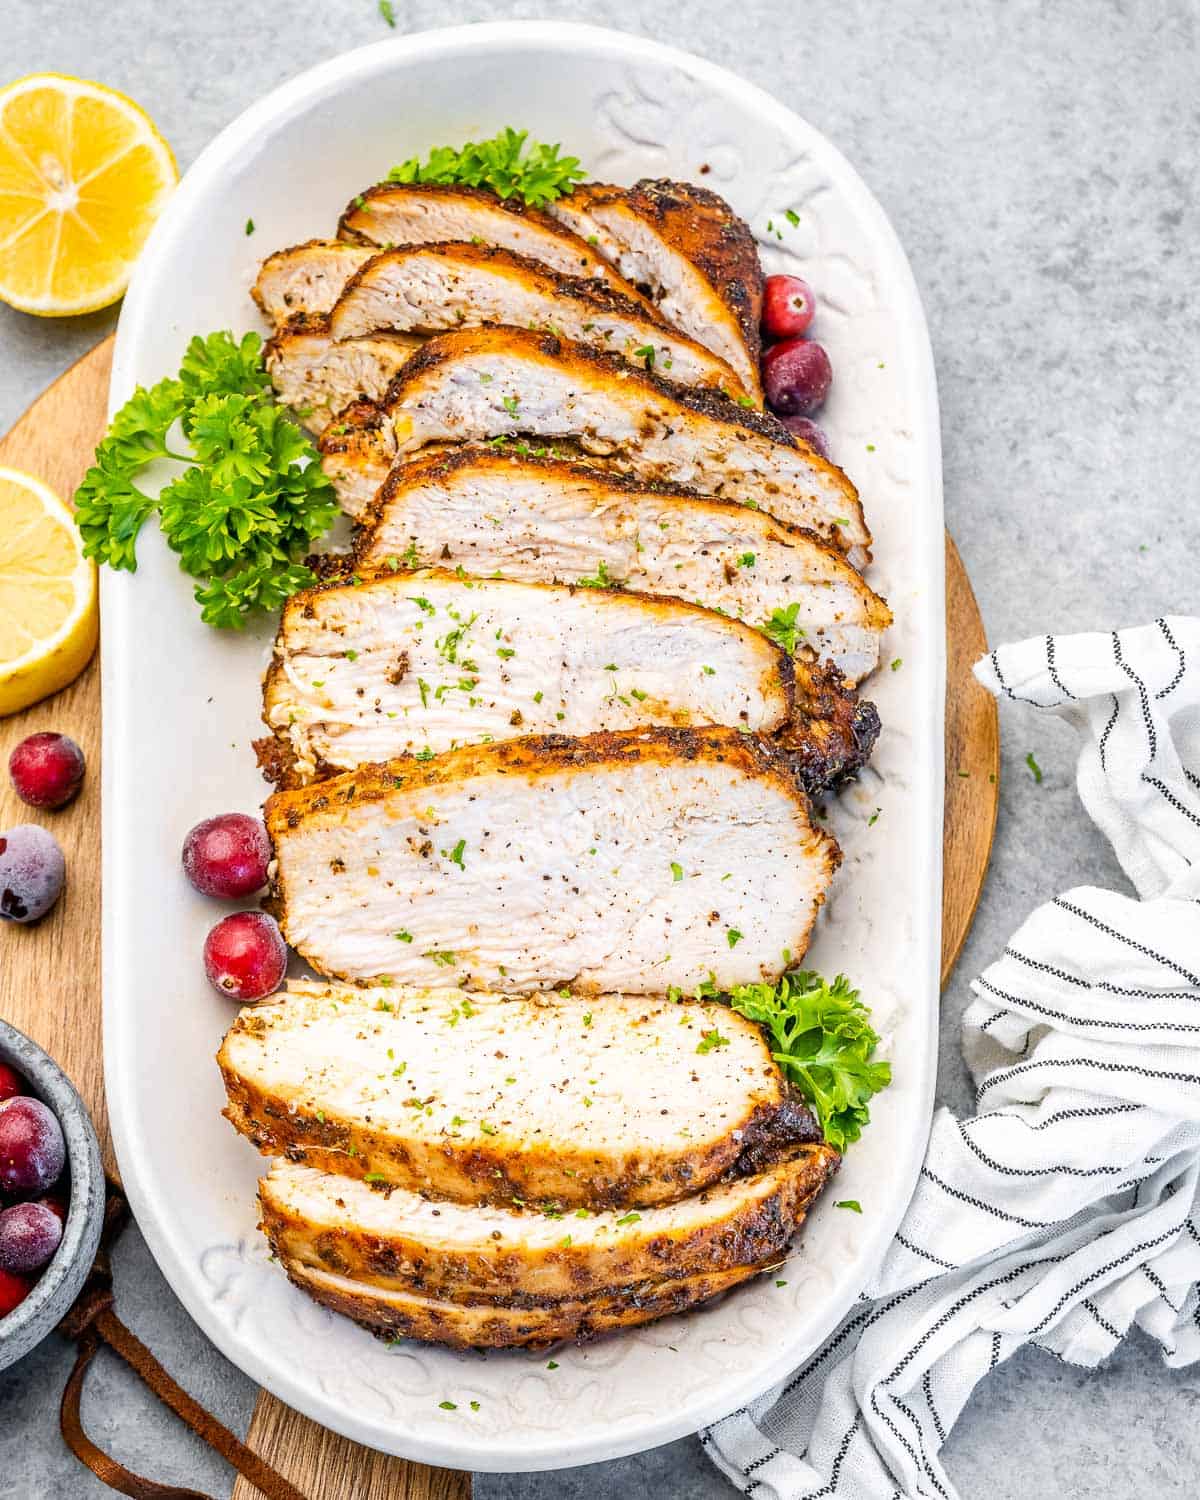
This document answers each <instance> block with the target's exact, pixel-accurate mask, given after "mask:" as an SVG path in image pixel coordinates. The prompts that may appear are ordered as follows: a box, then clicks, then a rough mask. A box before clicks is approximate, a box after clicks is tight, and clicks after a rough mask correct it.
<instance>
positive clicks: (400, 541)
mask: <svg viewBox="0 0 1200 1500" xmlns="http://www.w3.org/2000/svg"><path fill="white" fill-rule="evenodd" d="M513 448H514V445H513V444H508V445H506V446H505V447H503V448H500V449H497V448H492V447H486V448H485V447H464V448H459V449H451V450H447V451H446V452H443V453H439V454H435V455H431V456H426V455H425V454H422V455H420V456H419V457H418V458H415V459H413V460H411V461H410V462H409V463H406V464H398V465H396V466H395V467H394V468H393V469H392V471H391V472H390V474H389V475H388V477H387V480H386V481H385V483H384V485H383V487H382V488H381V489H380V491H379V492H378V495H377V497H376V499H375V501H374V502H373V503H372V507H371V509H370V510H369V511H368V513H367V515H366V516H364V517H363V521H364V527H365V530H364V531H363V533H362V535H361V537H360V540H359V543H358V555H357V566H358V567H359V568H360V569H362V570H371V569H381V568H387V567H398V566H400V565H401V564H402V563H403V564H404V565H407V566H412V567H429V566H434V565H436V564H439V563H440V564H441V565H443V566H445V567H453V566H455V565H457V566H459V567H462V568H465V569H466V571H467V572H468V573H475V574H478V575H480V576H481V577H491V576H492V575H494V574H497V573H499V574H502V575H503V576H504V577H505V578H516V579H526V580H534V581H539V582H561V583H578V582H579V581H580V580H581V579H584V580H588V581H589V582H591V583H603V584H606V585H611V586H614V587H620V588H624V589H629V590H636V591H637V592H638V593H646V594H675V595H677V596H679V597H680V598H684V599H693V600H695V601H696V603H698V604H704V605H707V606H708V607H709V608H710V609H719V610H722V611H724V613H725V614H727V615H731V616H733V617H734V618H735V619H739V620H746V621H748V622H749V623H750V624H753V625H757V626H762V625H764V624H765V623H767V622H769V621H771V619H772V617H773V616H775V615H776V613H777V612H779V613H780V616H781V618H782V619H784V620H787V621H790V623H791V625H792V626H794V630H795V636H796V639H797V641H798V642H801V643H803V644H806V645H809V646H811V647H812V648H813V650H814V652H815V653H816V655H817V657H818V658H822V659H828V660H830V661H832V662H833V663H834V665H835V666H836V667H837V668H838V670H839V671H840V672H841V673H842V674H843V675H844V676H845V677H846V678H847V679H848V680H849V681H850V682H851V683H854V682H857V681H859V680H860V679H861V678H863V677H865V676H866V675H867V673H869V672H871V671H873V670H874V668H875V666H876V664H877V663H878V660H879V650H880V641H881V638H882V634H883V632H884V631H885V630H886V629H887V627H888V626H889V625H890V624H891V619H892V616H891V611H890V610H889V609H888V607H887V605H886V604H885V603H884V601H883V600H882V599H881V598H880V597H879V596H878V594H875V593H874V592H872V590H871V589H870V588H869V587H868V586H867V584H866V583H865V582H864V581H863V579H862V577H861V575H860V574H859V573H858V572H857V571H856V570H855V569H854V568H853V567H851V565H850V563H849V562H848V561H847V560H846V557H845V554H844V553H842V552H841V551H839V550H838V549H837V548H836V547H833V546H832V545H830V544H829V543H828V542H824V541H822V540H821V539H820V538H819V537H817V536H815V535H814V534H813V533H812V532H809V531H800V530H796V529H795V528H792V527H787V526H781V525H780V524H779V522H777V521H775V520H774V519H772V517H771V516H769V515H767V514H766V513H765V512H764V511H760V510H752V509H750V507H749V506H745V505H738V504H737V503H736V502H730V501H723V500H714V499H711V498H706V497H703V496H700V495H697V494H696V493H695V491H692V490H685V489H681V488H678V487H675V486H669V485H658V484H653V483H648V482H646V481H643V480H639V479H636V478H632V477H629V476H626V475H621V474H616V473H612V472H610V471H605V470H601V469H599V468H596V467H591V466H588V465H584V464H579V463H569V462H564V461H562V460H556V459H554V458H551V457H539V456H536V455H534V454H532V453H529V452H525V453H523V454H522V453H516V452H514V451H513ZM777 633H778V625H777ZM784 635H785V638H786V637H787V631H786V630H785V632H784Z"/></svg>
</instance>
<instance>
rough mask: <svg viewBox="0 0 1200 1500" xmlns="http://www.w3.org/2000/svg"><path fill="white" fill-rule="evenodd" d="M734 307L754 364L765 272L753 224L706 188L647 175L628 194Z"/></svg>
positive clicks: (759, 344)
mask: <svg viewBox="0 0 1200 1500" xmlns="http://www.w3.org/2000/svg"><path fill="white" fill-rule="evenodd" d="M623 196H624V198H625V201H626V202H627V203H628V204H629V206H630V207H631V208H632V209H633V210H634V211H635V212H636V213H638V214H640V215H641V216H642V217H643V218H644V219H647V220H649V222H650V223H652V224H653V225H654V226H655V228H656V229H657V230H658V232H659V234H660V235H661V236H662V237H663V239H664V240H665V241H666V242H667V243H668V244H669V245H671V246H673V247H674V248H675V249H676V250H678V251H679V253H680V254H681V255H683V256H685V257H686V258H687V259H688V260H689V261H691V263H692V265H694V266H695V267H696V268H697V269H698V270H699V271H700V273H701V274H702V275H703V276H704V278H705V280H706V281H708V283H709V284H710V285H711V286H712V287H713V288H714V289H715V290H716V292H717V294H718V295H719V296H720V298H721V300H722V301H723V302H724V303H725V304H726V305H727V306H728V307H730V308H732V310H733V312H734V314H735V316H736V317H737V320H738V326H739V327H740V328H741V331H742V338H743V339H744V340H745V343H746V348H747V349H748V350H749V353H750V358H751V359H752V360H753V361H754V363H755V365H757V364H758V359H759V355H760V354H761V352H762V336H761V334H760V331H759V330H760V324H761V321H762V299H763V274H762V266H761V265H760V264H759V259H758V246H757V245H756V244H755V243H754V236H753V234H751V232H750V228H749V226H748V225H747V224H746V222H745V221H744V220H743V219H740V218H739V217H738V216H737V214H735V213H734V211H733V209H732V208H730V206H729V204H728V203H726V201H725V199H724V198H722V197H720V196H718V194H716V193H713V192H710V191H709V190H708V189H707V188H702V187H696V186H695V185H694V184H692V183H690V182H672V181H670V180H669V179H668V178H665V177H660V178H651V177H643V178H642V179H641V181H640V182H635V183H634V185H633V187H631V188H630V189H628V191H626V192H625V193H624V194H623Z"/></svg>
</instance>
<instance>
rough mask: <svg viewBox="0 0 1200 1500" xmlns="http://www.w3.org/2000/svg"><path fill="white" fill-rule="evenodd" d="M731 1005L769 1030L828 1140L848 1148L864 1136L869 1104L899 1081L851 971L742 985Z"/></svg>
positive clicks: (800, 973) (836, 1146)
mask: <svg viewBox="0 0 1200 1500" xmlns="http://www.w3.org/2000/svg"><path fill="white" fill-rule="evenodd" d="M729 1003H730V1005H731V1006H732V1007H733V1009H734V1010H736V1011H738V1012H739V1013H740V1014H741V1015H743V1016H745V1017H746V1018H747V1019H748V1020H751V1021H757V1022H758V1024H759V1025H760V1026H762V1027H764V1028H765V1029H766V1031H767V1033H768V1035H769V1037H770V1039H771V1044H772V1055H773V1056H774V1058H775V1060H776V1062H778V1063H779V1066H780V1067H781V1068H782V1069H783V1072H784V1074H785V1076H786V1077H787V1078H788V1079H790V1080H791V1082H792V1083H794V1084H795V1085H796V1086H797V1088H799V1090H800V1092H801V1093H802V1094H803V1095H804V1097H805V1098H806V1099H807V1100H808V1101H809V1103H810V1104H811V1105H812V1107H813V1109H814V1110H815V1111H816V1115H817V1118H818V1119H819V1120H820V1122H821V1128H822V1129H823V1130H824V1132H825V1139H826V1141H827V1142H828V1143H829V1145H831V1146H832V1147H833V1148H834V1149H835V1150H837V1151H844V1150H845V1148H846V1146H847V1145H848V1144H849V1143H850V1142H851V1141H856V1140H858V1138H859V1136H860V1135H861V1134H862V1130H863V1127H864V1126H865V1125H866V1124H867V1122H868V1121H869V1120H870V1118H871V1116H870V1111H869V1110H868V1108H867V1105H868V1101H869V1100H870V1099H871V1098H872V1097H873V1096H874V1095H875V1094H877V1093H879V1091H880V1089H884V1088H886V1087H887V1086H888V1084H889V1083H890V1082H891V1081H892V1069H891V1064H890V1063H886V1062H872V1060H871V1057H872V1054H873V1052H874V1050H875V1047H876V1045H877V1043H878V1041H879V1037H878V1036H877V1034H876V1033H875V1031H874V1030H873V1029H872V1027H871V1023H870V1012H869V1011H868V1010H867V1007H866V1006H865V1005H864V1004H863V1003H862V1001H861V1000H860V999H859V994H858V991H857V990H855V989H852V988H851V987H850V982H849V980H848V979H847V978H846V977H845V975H843V974H839V975H838V976H837V978H836V979H834V980H833V981H832V982H830V981H828V980H825V979H822V977H821V976H820V975H819V974H817V973H814V972H813V971H812V970H797V971H794V972H792V973H789V974H785V975H784V976H783V977H782V979H780V980H779V982H778V984H743V985H738V986H736V987H735V988H734V989H733V990H732V991H731V992H730V996H729Z"/></svg>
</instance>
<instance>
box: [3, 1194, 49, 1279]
mask: <svg viewBox="0 0 1200 1500" xmlns="http://www.w3.org/2000/svg"><path fill="white" fill-rule="evenodd" d="M62 1236H63V1227H62V1221H61V1220H60V1219H59V1217H58V1215H57V1214H55V1213H54V1212H53V1211H52V1210H51V1209H48V1208H47V1207H46V1205H45V1204H44V1203H16V1204H14V1205H13V1207H12V1208H6V1209H5V1210H4V1212H3V1213H0V1271H12V1272H15V1273H16V1274H17V1275H18V1276H21V1275H26V1274H28V1273H29V1272H30V1271H40V1270H41V1269H42V1267H43V1266H44V1265H46V1264H47V1262H48V1261H50V1260H51V1259H52V1258H53V1255H54V1252H55V1251H56V1250H57V1249H58V1246H59V1241H60V1240H61V1239H62Z"/></svg>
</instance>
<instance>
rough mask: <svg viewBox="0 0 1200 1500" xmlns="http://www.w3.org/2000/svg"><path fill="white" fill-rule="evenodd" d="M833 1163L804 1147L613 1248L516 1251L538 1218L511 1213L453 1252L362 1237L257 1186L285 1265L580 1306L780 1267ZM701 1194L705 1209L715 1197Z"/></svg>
mask: <svg viewBox="0 0 1200 1500" xmlns="http://www.w3.org/2000/svg"><path fill="white" fill-rule="evenodd" d="M839 1162H840V1158H839V1156H838V1154H837V1153H836V1152H835V1151H833V1150H832V1149H831V1148H830V1147H828V1146H824V1145H811V1146H805V1147H801V1148H799V1149H797V1150H795V1151H794V1152H793V1154H792V1157H791V1159H790V1160H789V1161H788V1162H787V1163H785V1164H783V1165H781V1166H780V1167H779V1168H778V1169H777V1170H775V1171H772V1172H771V1173H770V1174H769V1175H768V1174H765V1173H764V1174H763V1178H762V1180H761V1181H760V1182H753V1181H747V1183H746V1192H745V1193H744V1194H743V1193H733V1194H729V1195H728V1197H727V1200H726V1201H722V1200H721V1199H720V1198H719V1197H716V1198H715V1201H714V1202H713V1206H712V1211H711V1213H705V1214H700V1215H699V1216H698V1218H697V1219H696V1221H695V1222H693V1223H691V1224H690V1225H689V1224H686V1223H684V1224H676V1225H670V1224H660V1225H657V1226H655V1227H654V1228H652V1229H651V1230H649V1231H646V1230H644V1229H641V1230H639V1228H638V1227H637V1225H636V1224H635V1225H633V1226H631V1227H630V1228H629V1229H628V1231H627V1233H625V1234H624V1235H620V1236H617V1237H615V1238H613V1240H612V1242H611V1243H609V1242H608V1238H609V1237H608V1236H605V1239H604V1241H601V1240H600V1239H599V1237H597V1238H595V1239H591V1240H588V1241H586V1242H584V1243H580V1242H579V1239H578V1237H575V1242H574V1243H563V1242H562V1241H561V1240H559V1239H557V1238H555V1239H554V1240H553V1241H551V1240H548V1239H547V1237H546V1236H545V1235H542V1236H541V1237H539V1238H538V1239H537V1242H536V1243H514V1235H517V1234H519V1229H520V1224H521V1222H522V1221H524V1220H525V1219H528V1220H530V1222H531V1223H533V1224H535V1225H537V1224H539V1223H540V1221H541V1220H542V1213H541V1210H539V1209H537V1208H529V1209H520V1210H514V1211H510V1218H507V1219H499V1220H497V1221H496V1222H498V1223H501V1224H503V1225H504V1226H505V1227H504V1229H503V1230H499V1229H498V1230H496V1231H495V1233H494V1234H489V1233H488V1231H487V1229H486V1228H485V1227H483V1226H481V1227H480V1230H479V1233H478V1239H477V1240H475V1242H474V1243H473V1244H470V1245H469V1246H466V1247H463V1246H460V1247H458V1248H455V1249H451V1248H449V1247H448V1246H446V1245H440V1244H436V1243H432V1242H431V1241H430V1240H429V1239H428V1238H426V1237H425V1236H424V1235H422V1234H420V1233H419V1232H418V1228H417V1226H416V1225H415V1224H413V1223H412V1222H411V1221H409V1223H408V1224H405V1223H404V1222H403V1220H400V1221H399V1223H398V1224H397V1226H396V1227H395V1228H391V1229H389V1230H388V1231H386V1232H383V1233H380V1232H379V1231H378V1230H377V1229H376V1228H372V1229H371V1230H365V1229H363V1228H362V1227H361V1226H360V1225H359V1224H358V1223H357V1222H355V1218H354V1213H353V1211H352V1210H351V1208H350V1206H349V1205H348V1204H347V1205H346V1212H345V1218H344V1221H342V1222H339V1223H337V1224H336V1225H334V1226H331V1225H330V1224H328V1223H324V1222H323V1223H316V1224H314V1223H313V1222H311V1221H310V1220H309V1219H307V1218H306V1217H304V1214H303V1212H302V1211H301V1209H300V1208H298V1207H297V1205H295V1204H294V1203H293V1202H290V1201H288V1198H287V1192H286V1187H287V1184H286V1179H285V1181H284V1184H283V1189H282V1191H281V1190H280V1188H279V1186H278V1185H277V1184H276V1182H275V1180H274V1179H273V1177H270V1176H268V1177H265V1178H263V1179H262V1180H261V1182H260V1183H259V1204H260V1207H261V1210H262V1227H263V1229H264V1231H265V1232H266V1235H267V1238H268V1239H269V1240H270V1243H271V1248H272V1250H274V1252H275V1253H276V1254H277V1255H279V1256H280V1257H281V1259H283V1260H285V1261H291V1262H295V1263H299V1264H301V1265H305V1266H308V1267H311V1268H313V1269H318V1270H322V1271H325V1272H329V1273H331V1274H333V1275H335V1276H344V1277H349V1278H351V1279H352V1280H354V1281H356V1282H359V1283H360V1284H362V1285H363V1286H364V1287H369V1288H373V1289H379V1290H382V1291H385V1292H402V1293H403V1292H410V1293H416V1294H418V1295H420V1296H425V1297H431V1298H435V1299H445V1300H447V1301H451V1302H457V1303H471V1302H481V1301H486V1302H489V1303H493V1304H495V1305H498V1306H503V1307H507V1308H513V1309H533V1308H547V1307H553V1306H554V1305H555V1304H558V1303H561V1302H564V1301H566V1302H570V1301H574V1300H576V1299H581V1298H592V1297H603V1296H612V1297H619V1296H621V1295H622V1293H623V1291H624V1289H625V1288H631V1289H632V1288H636V1287H638V1286H639V1285H641V1284H644V1283H646V1282H652V1281H655V1280H659V1279H662V1280H664V1281H675V1280H681V1279H687V1278H690V1277H693V1276H697V1275H712V1274H721V1273H726V1272H730V1271H736V1270H738V1269H739V1268H743V1267H746V1266H757V1265H762V1264H766V1263H769V1262H771V1261H772V1260H778V1259H781V1258H782V1257H783V1256H784V1255H786V1253H787V1247H788V1242H789V1240H790V1239H791V1237H792V1235H793V1234H794V1233H795V1230H796V1228H797V1226H798V1225H799V1224H800V1223H801V1221H802V1219H803V1216H804V1213H805V1211H806V1210H807V1208H808V1206H809V1204H811V1202H812V1201H813V1199H814V1198H815V1197H816V1195H817V1194H818V1193H819V1192H820V1191H821V1190H822V1188H823V1187H824V1185H825V1183H826V1182H827V1181H828V1179H829V1178H830V1177H831V1176H832V1174H833V1172H834V1171H835V1170H836V1168H837V1166H838V1164H839ZM697 1197H698V1201H699V1203H701V1204H707V1203H708V1202H709V1200H710V1198H714V1197H715V1195H713V1194H704V1193H701V1194H699V1195H697ZM337 1201H338V1200H335V1206H336V1203H337ZM563 1206H564V1207H565V1204H564V1205H563ZM626 1206H627V1205H625V1204H621V1205H619V1207H621V1208H625V1207H626ZM556 1212H557V1210H556ZM642 1222H643V1223H644V1222H646V1221H642Z"/></svg>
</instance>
